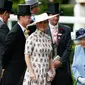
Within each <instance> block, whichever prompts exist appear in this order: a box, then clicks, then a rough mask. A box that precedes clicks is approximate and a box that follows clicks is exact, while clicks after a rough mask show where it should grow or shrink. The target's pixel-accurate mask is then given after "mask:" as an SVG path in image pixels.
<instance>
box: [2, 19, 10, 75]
mask: <svg viewBox="0 0 85 85" xmlns="http://www.w3.org/2000/svg"><path fill="white" fill-rule="evenodd" d="M8 32H9V28H8V27H7V25H6V24H5V23H4V22H3V21H2V20H0V75H1V70H2V65H1V58H2V56H1V54H2V52H3V46H4V45H5V37H6V35H7V34H8Z"/></svg>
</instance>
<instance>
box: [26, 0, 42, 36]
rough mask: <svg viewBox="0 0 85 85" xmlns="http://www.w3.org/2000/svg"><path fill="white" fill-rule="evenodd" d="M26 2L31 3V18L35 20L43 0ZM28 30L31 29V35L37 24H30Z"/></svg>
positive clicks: (27, 0) (28, 0)
mask: <svg viewBox="0 0 85 85" xmlns="http://www.w3.org/2000/svg"><path fill="white" fill-rule="evenodd" d="M25 3H26V4H28V5H30V8H31V13H32V17H31V18H32V22H34V20H35V15H37V14H38V12H39V5H40V4H41V2H39V1H38V0H25ZM28 30H29V35H30V34H32V33H33V32H34V31H35V30H36V26H35V25H33V26H30V27H29V28H28Z"/></svg>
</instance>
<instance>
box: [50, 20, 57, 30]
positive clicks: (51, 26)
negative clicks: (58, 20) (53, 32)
mask: <svg viewBox="0 0 85 85" xmlns="http://www.w3.org/2000/svg"><path fill="white" fill-rule="evenodd" d="M49 26H50V28H56V29H58V24H57V25H55V26H53V25H52V24H51V23H50V22H49Z"/></svg>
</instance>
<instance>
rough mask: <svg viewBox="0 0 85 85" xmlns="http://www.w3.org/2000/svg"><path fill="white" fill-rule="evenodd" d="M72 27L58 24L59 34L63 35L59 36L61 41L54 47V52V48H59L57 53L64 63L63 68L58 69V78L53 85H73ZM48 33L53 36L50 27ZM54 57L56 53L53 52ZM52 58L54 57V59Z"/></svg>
mask: <svg viewBox="0 0 85 85" xmlns="http://www.w3.org/2000/svg"><path fill="white" fill-rule="evenodd" d="M70 31H71V29H70V27H68V26H65V25H61V24H58V34H62V35H61V36H59V39H58V41H57V46H55V47H54V46H53V41H52V46H53V50H54V48H57V50H56V53H57V55H59V56H60V61H61V62H62V65H61V67H59V68H57V69H56V76H55V78H54V80H53V81H52V85H72V77H71V72H70V62H69V56H70V53H71V46H72V44H71V35H70ZM46 33H47V34H48V35H49V36H51V39H52V35H51V30H50V27H49V26H48V28H47V29H46ZM53 56H54V51H53ZM53 56H52V57H53Z"/></svg>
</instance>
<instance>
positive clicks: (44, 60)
mask: <svg viewBox="0 0 85 85" xmlns="http://www.w3.org/2000/svg"><path fill="white" fill-rule="evenodd" d="M25 54H27V55H29V56H30V61H31V64H32V68H33V71H34V73H35V75H36V79H37V81H35V82H34V81H31V80H30V77H29V75H30V74H29V68H27V70H26V73H25V76H24V80H23V85H51V83H50V82H47V76H46V74H47V72H48V70H49V59H50V56H51V55H52V46H51V38H50V37H49V36H48V35H47V34H45V33H44V32H41V31H40V30H38V29H37V30H36V31H35V32H34V33H33V34H31V35H30V36H29V37H28V39H27V41H26V45H25Z"/></svg>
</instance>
